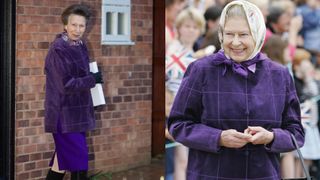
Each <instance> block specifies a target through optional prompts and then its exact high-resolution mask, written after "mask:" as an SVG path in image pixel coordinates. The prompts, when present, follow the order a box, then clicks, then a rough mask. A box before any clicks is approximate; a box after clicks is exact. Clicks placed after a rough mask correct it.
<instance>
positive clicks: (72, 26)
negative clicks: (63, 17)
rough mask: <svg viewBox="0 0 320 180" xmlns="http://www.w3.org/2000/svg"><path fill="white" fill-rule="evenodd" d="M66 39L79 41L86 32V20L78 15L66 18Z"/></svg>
mask: <svg viewBox="0 0 320 180" xmlns="http://www.w3.org/2000/svg"><path fill="white" fill-rule="evenodd" d="M64 28H65V30H66V31H67V34H68V37H69V38H70V39H72V40H74V41H76V40H79V39H80V38H81V37H82V36H83V34H84V32H85V30H86V18H85V17H83V16H80V15H76V14H71V15H70V16H69V17H68V24H67V25H65V26H64Z"/></svg>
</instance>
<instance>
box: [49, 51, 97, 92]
mask: <svg viewBox="0 0 320 180" xmlns="http://www.w3.org/2000/svg"><path fill="white" fill-rule="evenodd" d="M66 58H68V57H67V56H66V55H65V53H63V52H62V51H61V50H60V49H52V50H51V51H50V52H49V54H48V56H47V59H46V67H45V70H46V73H47V76H48V75H49V76H50V77H51V78H52V81H53V82H54V83H55V86H56V88H57V89H58V90H59V92H60V93H67V94H68V93H74V92H78V91H83V90H88V89H90V88H93V87H94V86H95V79H94V77H93V76H92V75H91V74H89V73H87V74H84V75H79V76H76V75H72V73H71V69H72V67H71V66H74V65H75V64H73V63H70V61H68V60H67V59H66Z"/></svg>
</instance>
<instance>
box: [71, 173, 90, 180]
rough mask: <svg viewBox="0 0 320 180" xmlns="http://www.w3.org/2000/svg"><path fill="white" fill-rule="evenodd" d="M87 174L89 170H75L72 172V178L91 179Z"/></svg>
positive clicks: (73, 179) (75, 179)
mask: <svg viewBox="0 0 320 180" xmlns="http://www.w3.org/2000/svg"><path fill="white" fill-rule="evenodd" d="M87 175H88V171H74V172H71V180H89V179H90V178H88V177H87Z"/></svg>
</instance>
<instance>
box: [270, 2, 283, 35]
mask: <svg viewBox="0 0 320 180" xmlns="http://www.w3.org/2000/svg"><path fill="white" fill-rule="evenodd" d="M283 13H285V10H284V9H282V8H280V7H276V6H271V7H270V8H269V15H268V16H267V23H266V25H267V28H269V29H270V30H271V31H272V32H274V29H273V28H272V24H273V23H277V22H278V20H279V18H280V16H281V15H282V14H283Z"/></svg>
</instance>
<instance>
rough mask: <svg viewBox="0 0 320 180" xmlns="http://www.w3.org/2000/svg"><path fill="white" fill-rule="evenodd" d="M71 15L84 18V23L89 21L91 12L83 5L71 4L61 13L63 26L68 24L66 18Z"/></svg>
mask: <svg viewBox="0 0 320 180" xmlns="http://www.w3.org/2000/svg"><path fill="white" fill-rule="evenodd" d="M71 14H76V15H79V16H83V17H85V18H86V23H88V21H89V20H90V17H91V11H90V8H89V7H88V6H86V5H83V4H73V5H71V6H69V7H68V8H67V9H65V10H64V11H63V13H62V14H61V20H62V23H63V24H64V25H67V24H68V18H69V16H70V15H71Z"/></svg>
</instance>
